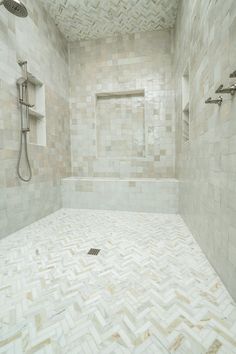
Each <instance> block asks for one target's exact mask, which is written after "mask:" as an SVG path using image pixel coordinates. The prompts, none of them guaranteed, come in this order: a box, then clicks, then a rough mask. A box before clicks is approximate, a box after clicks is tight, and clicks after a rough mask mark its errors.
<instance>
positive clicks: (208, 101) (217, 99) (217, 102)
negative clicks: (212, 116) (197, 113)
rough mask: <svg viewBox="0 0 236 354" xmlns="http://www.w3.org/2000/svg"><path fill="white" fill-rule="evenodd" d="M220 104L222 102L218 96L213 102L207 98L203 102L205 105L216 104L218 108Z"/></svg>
mask: <svg viewBox="0 0 236 354" xmlns="http://www.w3.org/2000/svg"><path fill="white" fill-rule="evenodd" d="M222 102H223V98H222V96H219V97H218V98H216V99H214V100H213V99H212V98H211V97H209V98H208V99H207V100H206V101H205V103H213V104H218V106H221V104H222Z"/></svg>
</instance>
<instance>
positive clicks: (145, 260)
mask: <svg viewBox="0 0 236 354" xmlns="http://www.w3.org/2000/svg"><path fill="white" fill-rule="evenodd" d="M91 247H94V248H101V252H100V253H99V255H98V256H92V255H87V252H88V251H89V249H90V248H91ZM0 353H16V354H20V353H29V354H31V353H32V354H33V353H37V354H38V353H63V354H64V353H65V354H77V353H78V354H80V353H81V354H83V353H85V354H89V353H93V354H95V353H102V354H106V353H116V354H118V353H137V354H138V353H145V354H148V353H152V354H153V353H155V354H159V353H160V354H162V353H164V354H165V353H178V354H200V353H207V354H213V353H221V354H222V353H225V354H233V353H236V306H235V304H234V303H233V301H232V300H231V298H230V296H229V295H228V293H227V291H226V289H225V288H224V286H223V285H222V283H221V281H220V280H219V278H218V277H217V275H216V274H215V272H214V271H213V270H212V268H211V266H210V265H209V263H208V261H207V260H206V258H205V256H204V255H203V253H202V252H201V251H200V249H199V247H198V246H197V244H196V243H195V241H194V240H193V237H192V236H191V234H190V233H189V231H188V229H187V228H186V226H185V224H184V223H183V221H182V219H181V218H180V217H179V216H175V215H164V214H163V215H161V214H144V213H129V212H114V211H96V210H70V209H68V210H67V209H62V210H59V211H58V212H56V213H54V214H52V215H50V216H48V217H46V218H44V219H42V220H40V221H38V222H36V223H34V224H32V225H30V226H28V227H26V228H24V229H22V230H20V231H19V232H16V233H15V234H12V235H11V236H9V237H7V238H5V239H3V240H2V241H1V242H0Z"/></svg>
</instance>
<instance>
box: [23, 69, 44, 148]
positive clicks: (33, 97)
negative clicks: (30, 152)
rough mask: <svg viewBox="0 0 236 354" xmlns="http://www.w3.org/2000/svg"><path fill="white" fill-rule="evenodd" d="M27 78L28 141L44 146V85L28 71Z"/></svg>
mask: <svg viewBox="0 0 236 354" xmlns="http://www.w3.org/2000/svg"><path fill="white" fill-rule="evenodd" d="M27 78H28V95H29V103H30V104H33V105H34V107H32V108H29V119H30V133H29V143H30V144H34V145H41V146H46V116H45V86H44V84H43V82H42V81H41V80H40V79H38V78H36V77H35V76H34V75H33V74H31V73H30V72H28V73H27Z"/></svg>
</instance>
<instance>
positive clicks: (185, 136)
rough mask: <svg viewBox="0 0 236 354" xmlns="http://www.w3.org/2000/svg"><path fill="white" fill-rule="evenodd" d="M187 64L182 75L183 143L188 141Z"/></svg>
mask: <svg viewBox="0 0 236 354" xmlns="http://www.w3.org/2000/svg"><path fill="white" fill-rule="evenodd" d="M189 123H190V122H189V66H188V65H187V67H186V68H185V70H184V73H183V76H182V139H183V143H186V142H188V141H189V129H190V126H189V125H190V124H189Z"/></svg>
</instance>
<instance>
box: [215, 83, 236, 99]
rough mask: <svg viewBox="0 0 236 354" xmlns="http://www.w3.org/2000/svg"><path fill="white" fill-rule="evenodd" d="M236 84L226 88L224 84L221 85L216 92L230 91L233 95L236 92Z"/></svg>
mask: <svg viewBox="0 0 236 354" xmlns="http://www.w3.org/2000/svg"><path fill="white" fill-rule="evenodd" d="M235 91H236V84H233V85H231V86H230V87H226V88H224V85H220V86H219V87H218V89H217V90H216V93H230V94H231V95H232V96H233V95H234V94H235Z"/></svg>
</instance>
